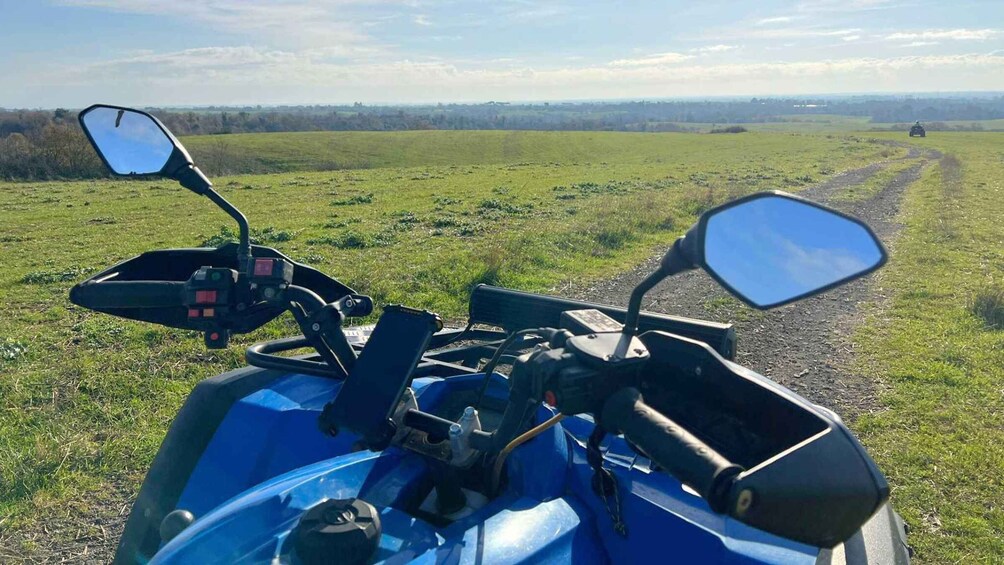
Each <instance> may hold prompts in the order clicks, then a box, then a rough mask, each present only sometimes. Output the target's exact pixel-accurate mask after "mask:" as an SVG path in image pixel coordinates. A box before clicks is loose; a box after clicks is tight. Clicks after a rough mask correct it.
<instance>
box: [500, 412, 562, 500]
mask: <svg viewBox="0 0 1004 565" xmlns="http://www.w3.org/2000/svg"><path fill="white" fill-rule="evenodd" d="M564 419H565V415H564V414H562V413H560V412H559V413H557V414H555V415H554V416H551V417H550V418H549V419H548V420H547V421H545V422H543V423H541V424H538V425H536V426H535V427H533V428H530V429H529V430H527V431H526V432H523V434H522V435H519V436H516V439H514V440H512V441H510V442H509V444H508V445H506V446H505V447H504V448H502V451H500V452H499V455H498V457H496V458H495V465H494V467H493V468H492V478H491V485H490V486H491V490H490V491H489V492H492V493H494V492H495V491H496V490H498V486H499V481H500V480H501V479H502V466H503V465H505V460H506V458H507V457H509V453H510V452H512V450H514V449H516V448H517V447H519V446H520V445H523V444H524V443H526V442H528V441H530V440H531V439H533V438H535V437H537V436H539V435H540V434H542V433H544V432H545V431H547V429H548V428H551V427H553V426H554V425H555V424H557V423H558V422H560V421H562V420H564Z"/></svg>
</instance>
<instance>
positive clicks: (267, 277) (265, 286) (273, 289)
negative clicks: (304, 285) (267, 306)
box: [251, 257, 293, 301]
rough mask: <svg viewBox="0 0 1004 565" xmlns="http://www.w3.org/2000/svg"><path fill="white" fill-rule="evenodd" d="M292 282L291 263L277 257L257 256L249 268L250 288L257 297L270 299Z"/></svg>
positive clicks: (276, 296)
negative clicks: (250, 268)
mask: <svg viewBox="0 0 1004 565" xmlns="http://www.w3.org/2000/svg"><path fill="white" fill-rule="evenodd" d="M292 283H293V264H292V263H290V262H289V261H287V260H285V259H280V258H278V257H258V258H255V260H254V266H253V268H252V270H251V290H253V291H255V292H256V293H257V295H258V297H259V298H261V299H262V300H265V301H272V300H275V299H277V298H279V295H280V294H281V293H282V291H283V290H285V289H286V287H288V286H289V285H290V284H292Z"/></svg>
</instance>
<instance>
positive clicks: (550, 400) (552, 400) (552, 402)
mask: <svg viewBox="0 0 1004 565" xmlns="http://www.w3.org/2000/svg"><path fill="white" fill-rule="evenodd" d="M544 402H545V403H546V404H547V405H548V406H552V407H553V406H557V405H558V398H557V397H556V396H554V392H553V391H550V390H548V391H545V392H544Z"/></svg>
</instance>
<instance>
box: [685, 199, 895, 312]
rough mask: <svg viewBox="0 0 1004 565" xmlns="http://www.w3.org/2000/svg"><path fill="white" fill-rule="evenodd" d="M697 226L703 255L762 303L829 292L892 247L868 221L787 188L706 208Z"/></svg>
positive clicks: (740, 292) (730, 283)
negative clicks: (884, 247) (801, 195)
mask: <svg viewBox="0 0 1004 565" xmlns="http://www.w3.org/2000/svg"><path fill="white" fill-rule="evenodd" d="M696 227H697V229H696V233H695V234H694V235H696V236H697V238H698V241H697V242H696V246H695V247H696V251H697V252H698V253H699V254H700V257H699V258H697V260H696V261H695V262H696V263H697V264H699V265H700V266H702V267H704V269H705V270H706V271H707V272H708V273H710V274H711V276H712V277H714V278H715V279H716V280H717V281H718V282H719V283H720V284H722V285H723V286H724V287H725V288H726V289H728V290H729V291H731V292H732V293H733V294H734V295H736V296H737V297H739V298H740V299H742V300H743V301H744V302H746V303H747V304H749V305H751V306H753V307H755V308H761V309H766V308H773V307H775V306H780V305H782V304H787V303H789V302H793V301H795V300H799V299H801V298H805V297H807V296H810V295H813V294H817V293H820V292H823V291H825V290H827V289H830V288H833V287H835V286H838V285H841V284H843V283H845V282H847V281H849V280H851V279H855V278H858V277H860V276H863V275H865V274H867V273H870V272H872V271H874V270H875V269H877V268H879V267H881V266H882V264H884V263H885V261H886V252H885V249H883V247H882V244H881V243H880V242H879V240H878V238H877V237H876V236H875V234H874V232H872V230H871V229H870V228H869V227H868V226H867V225H865V224H864V223H863V222H861V221H860V220H857V219H856V218H853V217H851V216H847V215H845V214H842V213H840V212H837V211H836V210H831V209H829V208H825V207H823V206H820V205H818V204H814V203H812V202H809V201H807V200H803V199H801V198H797V197H795V196H792V195H789V194H784V193H777V192H773V193H771V192H768V193H759V194H754V195H752V196H749V197H746V198H742V199H739V200H736V201H734V202H730V203H728V204H725V205H723V206H720V207H718V208H716V209H714V210H711V211H709V212H708V213H706V214H705V215H704V216H703V217H702V218H701V220H700V222H699V223H698V225H697V226H696ZM688 237H690V236H689V235H688ZM692 249H694V248H692Z"/></svg>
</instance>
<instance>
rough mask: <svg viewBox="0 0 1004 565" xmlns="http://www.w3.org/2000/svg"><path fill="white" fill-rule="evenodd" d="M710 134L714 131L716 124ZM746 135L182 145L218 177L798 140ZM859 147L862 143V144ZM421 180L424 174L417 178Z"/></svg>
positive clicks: (680, 157)
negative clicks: (732, 136)
mask: <svg viewBox="0 0 1004 565" xmlns="http://www.w3.org/2000/svg"><path fill="white" fill-rule="evenodd" d="M762 125H764V126H770V124H762ZM784 125H785V124H778V126H779V127H778V128H776V129H778V130H782V129H783V133H788V134H790V135H801V134H800V133H799V131H800V130H801V133H806V132H809V133H812V132H815V131H816V128H815V126H806V125H805V123H799V124H788V125H791V126H793V127H787V126H786V127H784V128H781V127H780V126H784ZM707 126H708V128H707V129H710V126H711V124H707ZM751 127H752V128H755V127H757V126H756V125H753V126H751ZM806 127H808V129H806ZM764 129H767V130H769V129H771V128H769V127H765V128H764ZM772 133H778V132H777V131H775V132H772ZM740 135H741V136H742V137H743V138H744V139H742V140H734V139H717V138H720V137H729V136H722V135H715V136H709V137H710V138H711V139H703V137H705V136H695V135H694V134H687V133H623V132H554V131H404V132H393V133H387V132H301V133H264V134H262V133H251V134H231V135H211V136H192V137H185V138H183V139H182V141H183V143H184V144H185V146H186V147H187V148H188V149H189V151H190V152H191V154H192V155H193V157H194V158H195V161H196V162H198V163H199V164H200V166H201V167H202V168H203V169H205V170H207V171H212V172H214V173H216V174H222V173H227V174H236V173H276V172H296V171H328V170H339V169H374V168H385V167H442V166H461V165H464V166H472V165H495V164H507V165H512V166H521V165H522V166H526V165H543V164H555V165H558V164H560V165H573V164H576V163H594V162H608V163H619V164H625V165H627V164H637V165H648V164H654V165H659V164H666V165H671V164H673V163H678V162H692V161H694V160H697V161H701V160H703V159H705V158H706V156H705V155H701V153H704V152H708V151H711V152H714V153H716V154H718V153H729V152H732V151H735V150H736V149H735V148H736V147H737V146H738V145H739V144H742V145H743V146H756V145H760V144H767V145H768V146H774V147H777V146H779V145H786V146H791V147H794V145H795V142H794V140H792V139H790V138H789V137H784V136H779V135H765V134H764V133H757V132H750V133H744V134H740ZM695 138H697V139H695ZM832 141H833V143H836V144H838V146H839V145H842V144H844V143H853V142H854V138H845V139H840V140H837V139H834V140H832ZM858 141H859V142H860V138H858ZM837 157H838V158H839V155H838V156H837ZM421 174H422V173H421V172H418V173H417V175H416V176H421ZM426 180H428V179H426ZM432 180H435V179H432Z"/></svg>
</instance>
